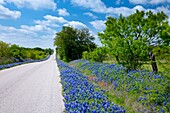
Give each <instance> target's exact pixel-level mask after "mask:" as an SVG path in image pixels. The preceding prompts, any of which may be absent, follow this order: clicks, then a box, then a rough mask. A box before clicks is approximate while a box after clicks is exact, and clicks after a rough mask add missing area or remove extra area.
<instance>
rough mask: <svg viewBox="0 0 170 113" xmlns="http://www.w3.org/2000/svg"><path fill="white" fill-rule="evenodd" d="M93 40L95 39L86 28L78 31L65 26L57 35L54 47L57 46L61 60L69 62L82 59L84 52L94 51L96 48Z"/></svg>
mask: <svg viewBox="0 0 170 113" xmlns="http://www.w3.org/2000/svg"><path fill="white" fill-rule="evenodd" d="M93 40H94V37H93V36H92V35H91V34H90V32H89V30H88V29H86V28H84V29H81V30H78V29H74V28H72V27H69V26H63V29H62V30H61V31H60V32H58V33H56V37H55V38H54V45H55V46H57V53H58V54H59V56H60V59H62V60H64V61H67V62H68V61H71V60H75V59H80V58H81V57H82V53H83V51H90V50H93V49H94V48H95V47H96V45H95V44H94V42H93Z"/></svg>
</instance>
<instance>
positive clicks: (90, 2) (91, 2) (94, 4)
mask: <svg viewBox="0 0 170 113" xmlns="http://www.w3.org/2000/svg"><path fill="white" fill-rule="evenodd" d="M71 3H72V4H74V5H76V6H82V7H85V8H89V9H91V10H92V11H94V12H98V13H103V12H105V11H106V9H107V8H106V6H105V4H104V3H103V2H102V1H101V0H71Z"/></svg>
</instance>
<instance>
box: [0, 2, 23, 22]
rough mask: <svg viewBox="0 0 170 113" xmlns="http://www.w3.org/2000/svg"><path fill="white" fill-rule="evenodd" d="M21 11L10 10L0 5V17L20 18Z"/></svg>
mask: <svg viewBox="0 0 170 113" xmlns="http://www.w3.org/2000/svg"><path fill="white" fill-rule="evenodd" d="M20 16H21V12H19V11H12V10H10V9H8V8H6V7H4V6H2V5H0V19H11V18H12V19H17V18H20Z"/></svg>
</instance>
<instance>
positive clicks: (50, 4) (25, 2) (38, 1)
mask: <svg viewBox="0 0 170 113" xmlns="http://www.w3.org/2000/svg"><path fill="white" fill-rule="evenodd" d="M1 1H2V0H1ZM4 1H5V2H6V3H13V4H15V5H16V6H17V7H19V8H22V7H26V8H31V9H34V10H38V9H53V10H55V9H56V5H57V4H56V3H55V2H54V0H4Z"/></svg>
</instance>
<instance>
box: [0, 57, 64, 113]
mask: <svg viewBox="0 0 170 113" xmlns="http://www.w3.org/2000/svg"><path fill="white" fill-rule="evenodd" d="M61 92H62V88H61V84H60V77H59V69H58V67H57V64H56V61H55V57H54V56H51V57H50V59H49V60H47V61H43V62H37V63H31V64H24V65H20V66H16V67H13V68H10V69H6V70H2V71H0V113H62V111H63V109H64V103H63V97H62V95H61Z"/></svg>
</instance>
